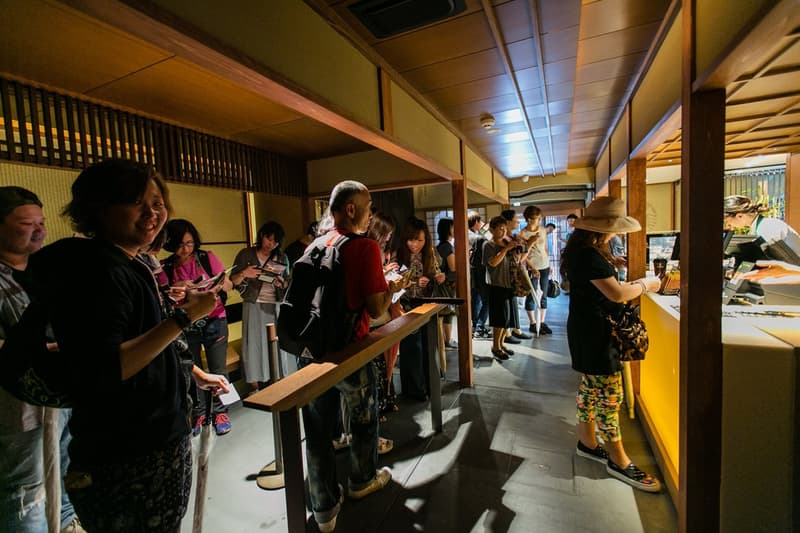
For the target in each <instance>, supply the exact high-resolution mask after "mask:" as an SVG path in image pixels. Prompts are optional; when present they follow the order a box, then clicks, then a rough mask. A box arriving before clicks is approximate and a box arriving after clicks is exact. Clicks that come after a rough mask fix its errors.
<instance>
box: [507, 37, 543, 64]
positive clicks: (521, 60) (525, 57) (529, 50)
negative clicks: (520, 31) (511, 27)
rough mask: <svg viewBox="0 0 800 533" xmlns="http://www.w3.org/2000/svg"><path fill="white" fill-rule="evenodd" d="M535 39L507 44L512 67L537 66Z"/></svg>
mask: <svg viewBox="0 0 800 533" xmlns="http://www.w3.org/2000/svg"><path fill="white" fill-rule="evenodd" d="M533 47H534V44H533V39H523V40H522V41H517V42H515V43H510V44H508V45H507V49H508V56H509V58H510V59H511V67H512V68H513V69H514V70H515V71H516V70H522V69H526V68H531V67H535V66H536V56H535V55H534V48H533Z"/></svg>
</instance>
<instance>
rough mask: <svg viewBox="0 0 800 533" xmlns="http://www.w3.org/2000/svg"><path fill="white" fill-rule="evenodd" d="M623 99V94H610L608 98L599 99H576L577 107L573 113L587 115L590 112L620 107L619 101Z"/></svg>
mask: <svg viewBox="0 0 800 533" xmlns="http://www.w3.org/2000/svg"><path fill="white" fill-rule="evenodd" d="M621 98H622V94H621V93H620V94H608V95H606V96H598V97H597V98H582V99H580V100H579V99H577V98H576V99H575V106H574V107H573V112H574V113H575V114H578V113H585V112H588V111H598V110H601V109H607V108H611V107H616V106H618V105H619V101H620V99H621Z"/></svg>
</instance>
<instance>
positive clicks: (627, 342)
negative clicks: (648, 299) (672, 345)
mask: <svg viewBox="0 0 800 533" xmlns="http://www.w3.org/2000/svg"><path fill="white" fill-rule="evenodd" d="M606 320H608V323H609V325H610V326H611V344H612V345H613V346H614V347H615V348H616V349H617V351H618V352H619V360H620V361H623V362H624V361H641V360H642V359H644V355H645V353H646V352H647V349H648V348H649V347H650V339H649V338H648V336H647V328H646V327H645V324H644V322H643V321H642V318H641V316H639V306H638V305H637V306H631V305H630V304H625V307H623V308H622V311H620V313H619V314H618V315H617V317H616V318H614V317H612V316H611V315H606Z"/></svg>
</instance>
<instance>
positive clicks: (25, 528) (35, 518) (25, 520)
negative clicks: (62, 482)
mask: <svg viewBox="0 0 800 533" xmlns="http://www.w3.org/2000/svg"><path fill="white" fill-rule="evenodd" d="M42 435H43V428H42V427H41V426H40V427H38V428H36V429H34V430H31V431H25V432H22V433H16V434H14V435H2V436H0V531H13V532H15V533H47V517H46V516H45V508H44V504H45V490H44V464H43V459H42V438H43V437H42Z"/></svg>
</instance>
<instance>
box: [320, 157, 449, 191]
mask: <svg viewBox="0 0 800 533" xmlns="http://www.w3.org/2000/svg"><path fill="white" fill-rule="evenodd" d="M306 169H307V173H308V191H309V194H310V195H312V196H316V195H322V196H326V197H327V196H330V192H331V190H332V189H333V187H334V186H336V184H337V183H339V182H340V181H342V180H347V179H356V180H359V181H361V182H363V183H364V184H365V185H366V186H368V187H370V186H375V185H386V184H392V183H407V182H414V181H420V180H431V179H442V178H439V177H438V176H435V175H433V174H431V173H430V172H428V171H427V170H423V169H421V168H419V167H417V166H415V165H412V164H411V163H407V162H405V161H403V160H402V159H399V158H397V157H394V156H392V155H389V154H387V153H386V152H383V151H381V150H369V151H366V152H357V153H355V154H347V155H341V156H336V157H328V158H326V159H317V160H314V161H308V163H307V164H306ZM442 181H444V180H442Z"/></svg>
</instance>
